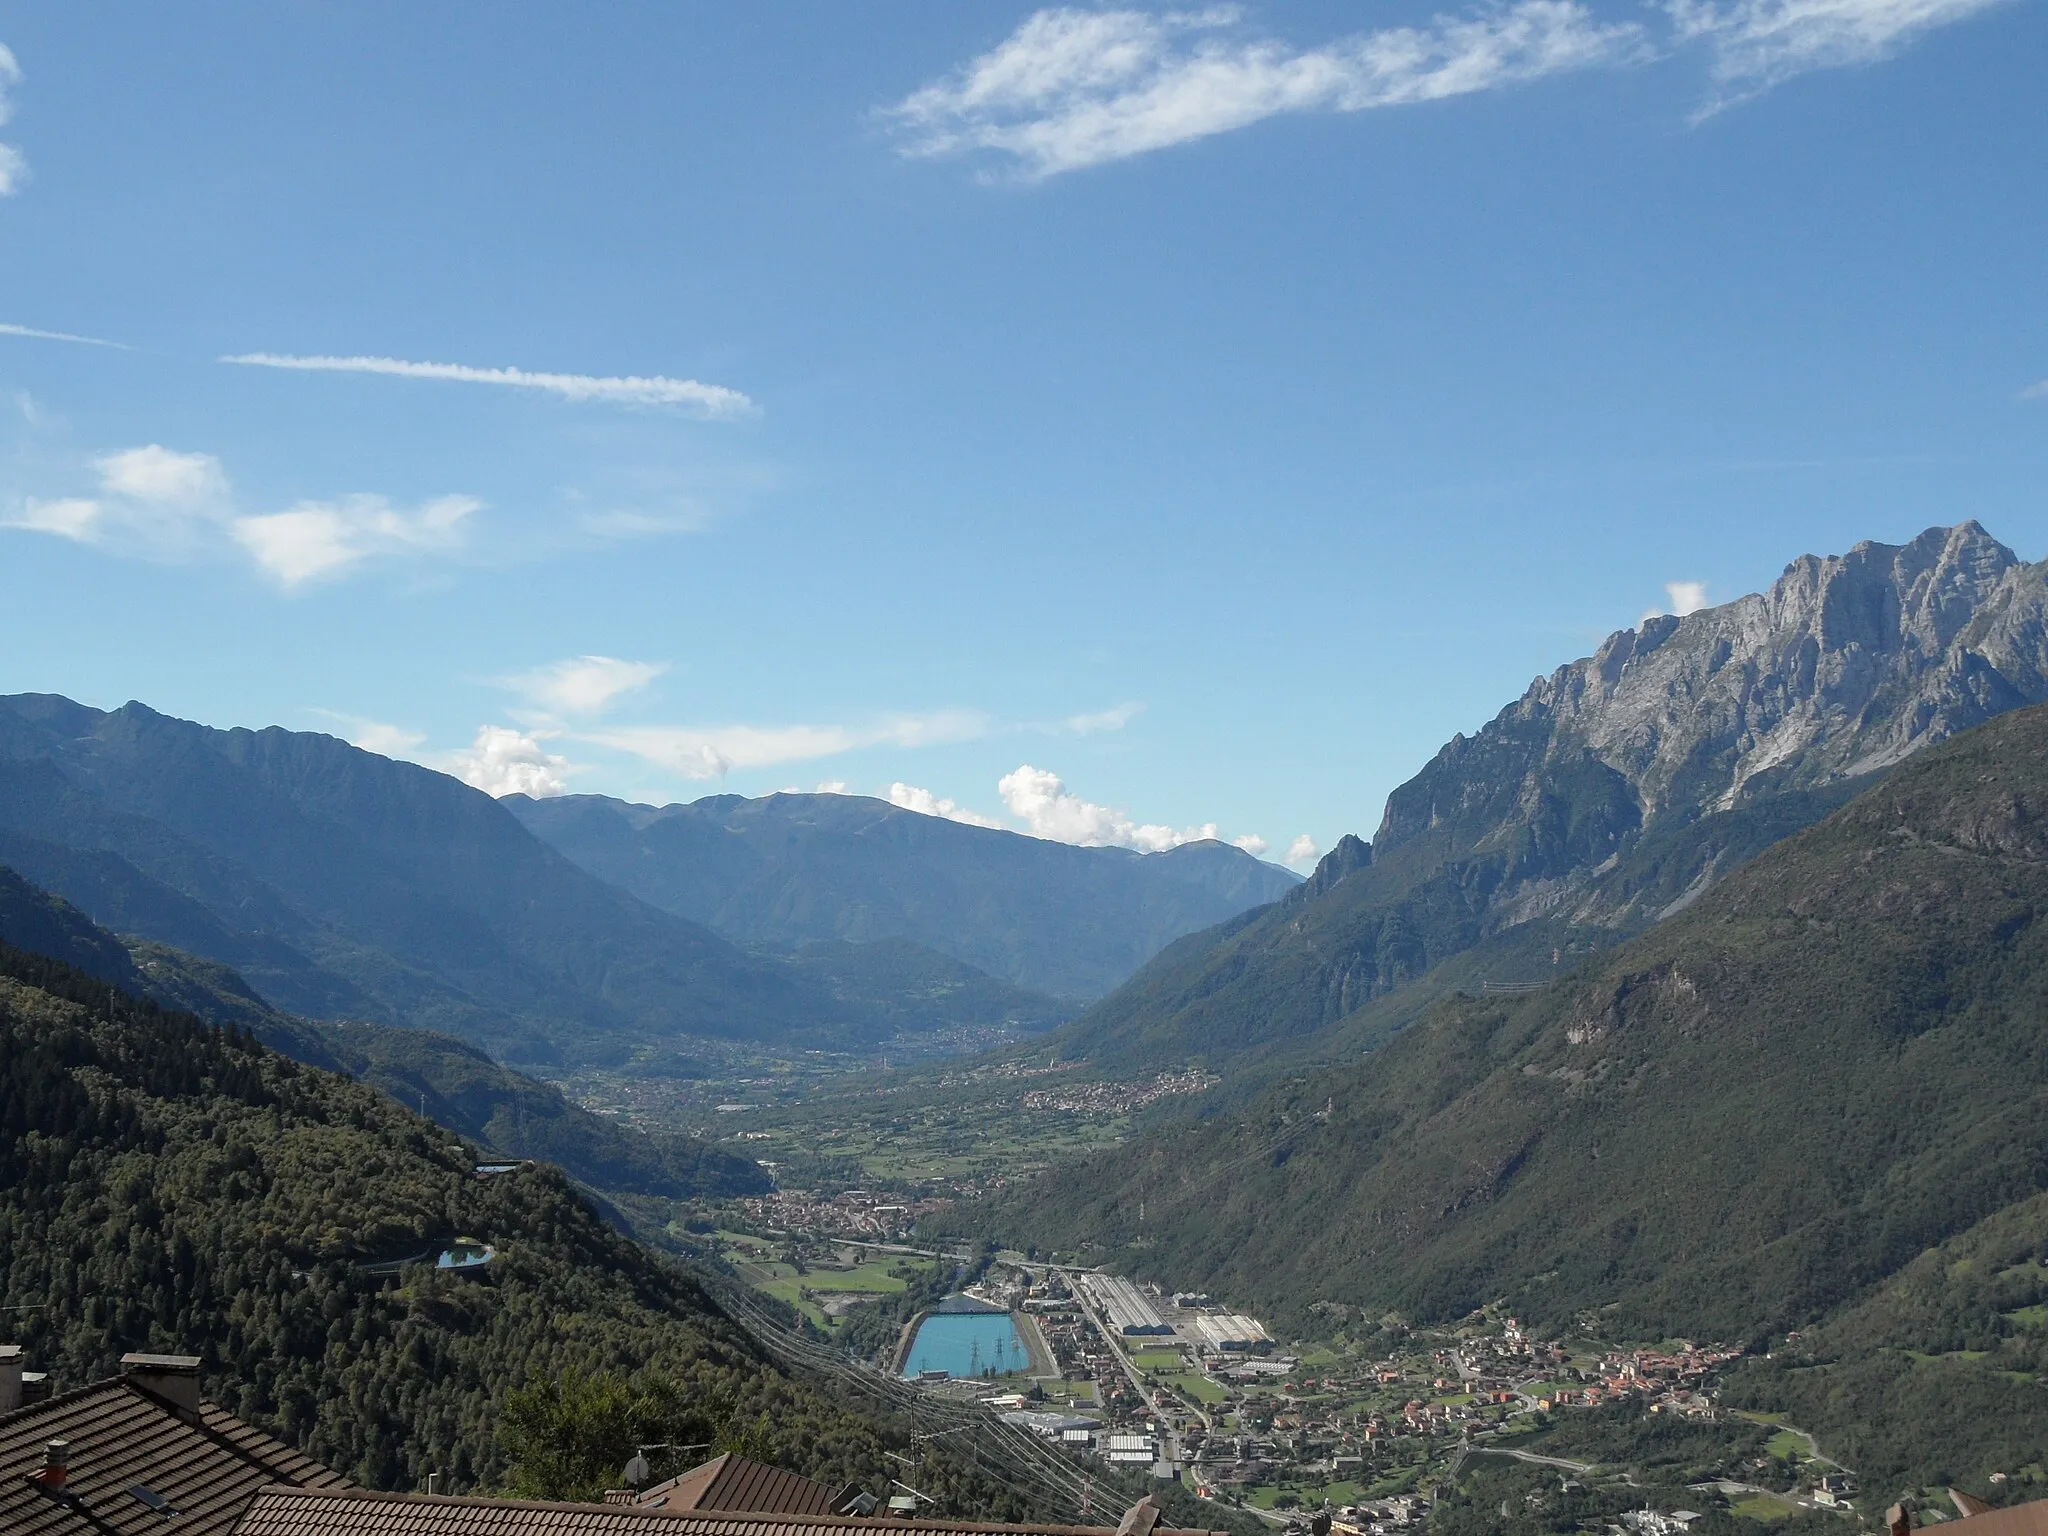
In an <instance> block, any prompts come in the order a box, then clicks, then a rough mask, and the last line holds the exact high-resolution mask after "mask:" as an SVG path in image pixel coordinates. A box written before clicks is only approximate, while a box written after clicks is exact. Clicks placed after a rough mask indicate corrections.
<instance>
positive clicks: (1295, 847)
mask: <svg viewBox="0 0 2048 1536" xmlns="http://www.w3.org/2000/svg"><path fill="white" fill-rule="evenodd" d="M1322 856H1323V850H1322V849H1320V848H1318V847H1317V846H1316V840H1315V839H1314V838H1312V837H1310V836H1309V835H1308V834H1307V833H1306V832H1304V833H1302V834H1301V836H1299V837H1297V838H1296V839H1295V840H1294V841H1293V842H1291V843H1289V844H1288V845H1287V852H1286V853H1284V854H1282V855H1281V857H1280V862H1281V863H1282V864H1287V865H1292V866H1294V867H1295V868H1299V867H1300V866H1302V865H1304V864H1313V863H1315V861H1316V860H1317V859H1319V858H1321V857H1322Z"/></svg>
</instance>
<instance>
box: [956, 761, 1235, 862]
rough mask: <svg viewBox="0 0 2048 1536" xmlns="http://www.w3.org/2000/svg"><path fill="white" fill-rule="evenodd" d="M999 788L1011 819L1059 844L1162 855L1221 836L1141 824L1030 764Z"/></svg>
mask: <svg viewBox="0 0 2048 1536" xmlns="http://www.w3.org/2000/svg"><path fill="white" fill-rule="evenodd" d="M996 789H997V791H998V792H999V793H1000V794H1001V795H1002V797H1003V804H1004V805H1006V806H1008V807H1009V809H1010V814H1011V815H1013V816H1015V817H1017V818H1018V819H1019V820H1021V821H1022V822H1023V823H1024V824H1025V826H1026V827H1027V828H1028V829H1029V831H1030V833H1031V835H1032V836H1033V837H1043V838H1047V839H1050V840H1051V841H1053V842H1056V843H1077V844H1079V845H1080V846H1081V847H1083V848H1135V849H1137V850H1138V851H1139V852H1141V853H1159V852H1161V851H1163V850H1165V849H1168V848H1177V847H1179V846H1180V845H1181V844H1182V843H1193V842H1200V841H1201V840H1203V839H1205V838H1212V837H1214V836H1216V824H1215V823H1214V822H1209V823H1208V824H1206V825H1204V826H1199V827H1189V828H1187V829H1186V830H1184V831H1180V832H1176V831H1175V830H1174V829H1173V828H1172V827H1168V826H1161V825H1158V824H1156V823H1145V824H1142V825H1141V824H1140V823H1138V822H1136V821H1133V820H1132V819H1131V818H1130V817H1129V816H1127V815H1126V814H1124V812H1122V811H1120V810H1116V809H1114V808H1113V807H1111V806H1107V805H1097V804H1096V803H1095V802H1094V801H1092V800H1084V799H1082V798H1081V797H1080V796H1079V795H1077V794H1074V793H1073V792H1072V791H1070V790H1069V789H1068V788H1067V786H1066V785H1065V783H1063V782H1062V781H1061V779H1060V776H1059V775H1058V774H1056V773H1053V772H1051V771H1049V770H1047V769H1044V768H1034V767H1032V766H1031V765H1030V764H1029V763H1025V764H1022V765H1021V766H1019V767H1018V768H1017V770H1016V771H1015V772H1014V773H1006V774H1004V775H1003V777H1002V778H1001V779H1000V780H999V781H998V782H997V784H996Z"/></svg>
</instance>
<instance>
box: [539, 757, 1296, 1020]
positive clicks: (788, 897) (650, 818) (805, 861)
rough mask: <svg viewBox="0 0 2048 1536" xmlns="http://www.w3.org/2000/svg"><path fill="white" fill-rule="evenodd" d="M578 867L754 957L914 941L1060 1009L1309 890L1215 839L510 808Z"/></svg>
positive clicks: (847, 801) (811, 807)
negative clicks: (1099, 842)
mask: <svg viewBox="0 0 2048 1536" xmlns="http://www.w3.org/2000/svg"><path fill="white" fill-rule="evenodd" d="M502 803H503V804H504V805H505V807H506V808H507V809H508V810H510V811H511V812H512V814H513V815H515V816H517V817H518V818H519V820H520V821H521V822H523V823H524V824H525V825H526V827H527V828H528V829H529V830H531V831H532V832H533V833H534V834H535V835H537V836H538V837H540V838H541V839H542V840H543V841H544V842H546V843H548V844H549V845H550V846H552V847H553V848H555V849H556V850H557V851H559V852H561V853H562V854H564V855H566V856H567V857H568V858H570V859H571V860H573V861H574V862H575V863H576V864H578V865H580V866H581V867H582V868H584V869H586V870H588V871H590V873H592V874H594V875H597V876H599V877H600V878H602V879H605V880H608V881H610V882H611V883H612V884H614V885H616V886H618V887H620V888H621V889H623V890H628V891H631V892H632V893H633V894H634V895H636V896H638V897H640V898H641V899H642V900H644V901H647V902H649V903H651V904H653V905H654V906H657V907H660V908H661V909H662V910H663V911H665V912H672V913H674V914H675V915H676V916H678V917H686V918H689V919H690V920H691V921H692V922H697V923H702V924H703V925H704V926H705V927H707V928H710V929H712V930H713V931H714V932H716V933H720V934H723V935H724V936H725V937H726V938H728V939H732V940H734V941H736V942H738V943H742V944H753V945H771V946H774V947H777V948H793V947H795V946H798V945H802V944H806V943H815V942H821V941H833V940H843V941H851V942H854V943H873V942H876V941H878V940H895V941H902V940H908V941H911V942H913V943H916V944H919V945H922V946H924V947H925V948H927V949H932V950H936V951H938V952H939V953H940V954H943V955H950V956H952V957H953V958H954V959H956V960H959V961H963V962H965V963H966V964H968V965H972V966H975V967H977V968H978V969H980V970H983V971H986V972H987V973H988V974H989V975H991V976H995V977H999V978H1001V979H1003V980H1005V981H1009V982H1012V983H1015V984H1016V985H1018V986H1020V987H1026V988H1030V989H1032V990H1034V991H1037V992H1041V993H1050V994H1051V995H1053V996H1055V997H1061V998H1083V999H1087V998H1095V997H1100V996H1101V995H1102V994H1103V993H1105V992H1107V991H1109V990H1110V989H1111V988H1113V987H1115V986H1116V985H1117V984H1118V983H1119V982H1121V981H1123V980H1124V979H1125V978H1127V977H1128V976H1130V974H1131V973H1132V972H1133V971H1135V970H1137V969H1138V967H1139V966H1141V965H1143V964H1144V963H1145V962H1146V961H1147V960H1149V959H1151V958H1152V956H1153V955H1155V954H1156V953H1158V952H1159V950H1160V949H1161V948H1163V947H1164V946H1165V945H1167V944H1168V943H1171V942H1172V941H1173V940H1175V939H1177V938H1180V937H1181V936H1182V935H1183V934H1187V933H1192V932H1194V931H1196V930H1197V929H1203V928H1208V927H1211V926H1212V925H1214V924H1216V923H1219V922H1222V921H1223V920H1224V919H1225V918H1229V917H1233V916H1235V915H1236V914H1237V913H1239V912H1242V911H1244V910H1245V909H1247V908H1249V907H1258V906H1264V905H1265V904H1267V903H1268V902H1272V901H1276V900H1278V899H1279V898H1280V897H1282V896H1284V895H1286V894H1287V893H1288V892H1289V891H1290V890H1292V889H1293V888H1294V887H1295V886H1296V885H1297V884H1299V883H1300V882H1299V880H1298V878H1297V877H1296V876H1294V875H1293V874H1291V873H1289V872H1288V871H1287V870H1284V869H1281V868H1278V867H1277V866H1275V865H1271V864H1265V863H1262V862H1260V861H1259V860H1258V859H1255V858H1253V857H1252V856H1251V855H1250V854H1248V853H1245V852H1244V851H1243V850H1242V849H1238V848H1233V847H1231V846H1230V845H1229V844H1227V843H1221V842H1217V841H1215V840H1213V839H1211V840H1207V841H1202V842H1194V843H1186V844H1183V845H1182V846H1180V847H1178V848H1174V849H1170V850H1168V851H1166V852H1163V853H1154V854H1140V853H1135V852H1133V851H1132V850H1130V849H1128V848H1079V847H1075V846H1073V845H1071V844H1068V843H1055V842H1049V841H1046V840H1043V839H1040V838H1032V837H1020V836H1018V835H1017V834H1015V833H1013V832H1004V831H999V830H996V829H992V828H988V827H975V826H967V825H963V824H962V823H960V822H956V821H948V820H945V819H943V818H941V817H937V816H925V815H920V814H918V813H916V812H913V811H907V810H904V809H902V808H901V807H898V806H895V805H891V804H889V803H888V802H887V801H884V800H874V799H869V798H867V797H865V796H861V795H802V794H780V795H768V796H766V797H764V798H762V799H758V800H748V799H744V798H742V797H740V796H738V795H712V796H708V797H706V798H705V799H702V800H697V801H693V802H691V803H690V804H688V805H667V806H661V807H654V806H646V805H631V804H628V803H626V802H625V801H621V800H612V799H607V798H606V797H604V796H602V795H564V796H560V797H557V798H552V799H546V800H535V799H529V798H527V797H526V796H523V795H510V796H507V797H506V798H505V800H504V801H503V802H502Z"/></svg>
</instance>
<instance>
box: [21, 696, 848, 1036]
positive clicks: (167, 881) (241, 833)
mask: <svg viewBox="0 0 2048 1536" xmlns="http://www.w3.org/2000/svg"><path fill="white" fill-rule="evenodd" d="M0 861H5V862H6V863H9V864H11V865H13V866H14V867H15V868H17V869H19V870H21V871H22V872H23V873H24V874H26V875H28V876H29V877H30V878H31V879H33V880H34V881H36V883H38V884H40V885H43V886H46V887H48V888H49V889H52V890H55V891H57V892H59V893H60V894H63V895H65V896H68V897H70V898H72V899H73V900H75V901H76V902H77V904H78V905H79V906H81V907H83V908H84V909H85V910H86V911H87V912H88V913H90V914H91V915H92V916H93V917H94V918H95V919H97V920H99V921H101V922H102V923H104V924H105V925H106V926H108V927H110V928H114V929H116V930H119V931H122V932H127V933H135V934H139V935H141V936H144V937H147V938H152V939H158V940H161V941H163V942H166V943H170V944H173V945H175V946H177V947H178V948H181V949H186V950H190V951H192V952H193V953H196V954H199V955H202V956H204V957H206V958H208V959H212V960H216V961H219V962H221V963H223V964H226V965H231V966H233V967H235V968H236V969H237V970H239V971H241V972H242V974H243V975H244V976H246V977H247V979H248V980H249V982H250V984H251V985H252V986H254V987H255V989H256V990H257V991H258V992H259V993H261V994H262V996H264V997H265V998H267V999H268V1000H270V1001H271V1002H273V1003H275V1004H277V1005H278V1006H280V1007H283V1008H286V1009H289V1010H290V1011H292V1012H295V1013H303V1014H307V1015H311V1016H314V1017H328V1018H333V1017H355V1018H368V1019H373V1020H377V1021H380V1022H386V1023H402V1024H409V1025H414V1026H419V1027H431V1028H439V1029H444V1030H447V1031H449V1032H451V1033H454V1034H458V1035H461V1036H463V1037H465V1038H467V1039H471V1040H477V1041H481V1042H483V1043H485V1044H488V1045H490V1046H492V1048H493V1049H494V1050H496V1051H497V1052H499V1053H500V1054H502V1055H508V1056H510V1057H511V1058H512V1059H514V1060H548V1059H552V1058H554V1057H556V1056H558V1055H560V1054H562V1053H564V1052H568V1053H572V1054H577V1055H580V1056H583V1057H585V1058H593V1057H595V1058H607V1057H611V1058H616V1057H623V1056H624V1055H625V1053H626V1052H627V1051H628V1050H629V1049H630V1047H631V1046H632V1045H633V1044H634V1043H636V1042H641V1041H646V1040H650V1039H664V1038H669V1037H672V1036H674V1035H676V1034H697V1035H717V1036H726V1037H738V1038H761V1037H774V1038H778V1039H785V1040H786V1039H790V1038H809V1037H815V1038H818V1039H821V1040H823V1039H832V1040H836V1039H839V1038H843V1037H846V1036H848V1035H852V1034H858V1033H859V1031H860V1022H859V1021H858V1020H857V1019H854V1018H852V1017H850V1016H849V1015H848V1013H847V1010H846V1009H845V1008H844V1007H843V1006H842V1005H840V1004H839V1003H837V1002H836V1001H835V1000H834V999H833V998H832V997H831V996H830V995H829V993H827V992H825V991H824V990H823V989H821V988H819V987H817V986H815V985H814V984H813V983H811V982H809V981H807V980H806V979H805V978H803V977H802V976H800V975H798V974H797V973H796V972H794V971H793V970H792V969H791V968H789V967H788V966H784V965H779V964H777V963H775V962H774V961H772V960H768V959H764V958H760V957H756V956H752V955H748V954H746V953H744V952H742V951H741V950H739V949H738V948H736V947H735V946H734V945H732V944H730V943H729V942H727V941H726V940H724V939H721V938H719V937H718V936H717V935H715V934H713V933H710V932H708V931H707V930H705V929H704V928H702V927H699V926H698V925H696V924H694V923H691V922H688V921H686V920H684V919H681V918H678V917H675V916H673V915H672V914H670V913H666V912H661V911H657V910H656V909H654V908H653V907H651V906H648V905H647V904H646V903H644V902H641V901H639V900H637V899H636V898H634V897H632V896H630V895H628V894H626V893H625V892H623V891H620V890H618V889H616V888H615V887H612V886H609V885H606V884H605V883H604V882H603V881H601V880H598V879H596V878H595V877H593V876H591V875H589V874H587V873H586V872H585V871H583V870H581V869H579V868H577V867H576V866H575V865H573V864H571V863H570V862H569V861H568V860H566V859H564V858H563V857H562V856H561V855H560V854H557V853H556V852H555V851H554V850H553V849H551V848H548V847H547V846H546V845H545V844H543V843H541V842H539V841H538V840H536V839H535V838H534V837H533V836H532V835H531V834H529V833H528V832H527V831H526V830H525V829H524V828H523V827H521V826H520V824H519V823H518V822H517V821H516V820H515V819H514V818H513V817H512V816H511V815H510V814H508V813H507V812H506V811H505V810H504V809H503V808H502V807H501V806H499V805H498V804H497V802H495V801H494V800H492V799H491V798H490V797H489V796H488V795H484V794H481V793H479V792H478V791H476V790H473V789H470V788H469V787H467V786H466V785H463V784H461V783H458V782H457V781H456V780H454V779H452V778H449V777H448V776H447V775H445V774H439V773H434V772H432V771H430V770H428V769H425V768H420V767H417V766H415V765H413V764H410V763H398V762H392V761H390V760H389V759H386V758H382V757H378V756H375V755H374V754H372V753H368V752H362V751H358V750H357V749H356V748H354V747H351V746H349V745H347V744H346V743H345V742H341V741H337V740H335V739H334V738H332V737H329V736H319V735H312V734H306V733H300V732H293V731H284V730H278V729H274V728H273V729H270V730H263V731H247V730H232V731H221V730H212V729H209V728H207V727H205V726H200V725H194V724H191V723H189V722H186V721H182V720H173V719H169V718H167V717H165V716H163V715H160V714H157V713H156V712H155V711H153V710H150V709H147V708H145V707H144V706H142V705H140V704H129V705H127V706H125V707H123V708H121V709H119V710H116V711H113V712H112V713H103V712H102V711H99V710H95V709H88V708H85V707H83V706H81V705H78V704H74V703H72V702H70V701H69V700H66V699H59V698H52V697H48V696H45V695H33V694H32V695H23V696H19V697H14V698H8V699H0Z"/></svg>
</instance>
